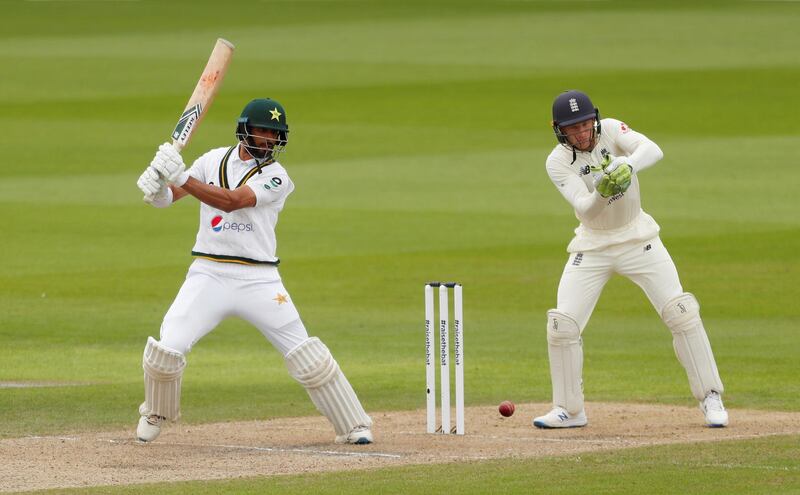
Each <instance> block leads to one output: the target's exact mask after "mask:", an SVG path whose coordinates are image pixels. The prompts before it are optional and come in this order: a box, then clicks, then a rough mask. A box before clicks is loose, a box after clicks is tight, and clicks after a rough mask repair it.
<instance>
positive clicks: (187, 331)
mask: <svg viewBox="0 0 800 495" xmlns="http://www.w3.org/2000/svg"><path fill="white" fill-rule="evenodd" d="M236 139H237V141H238V142H237V143H236V144H235V145H233V146H230V147H222V148H216V149H213V150H211V151H209V152H207V153H206V154H204V155H202V156H201V157H200V158H198V159H197V160H196V161H195V162H194V163H193V165H192V166H191V168H190V169H189V170H188V171H187V170H186V166H185V165H184V162H183V157H181V154H180V153H179V152H178V150H177V149H176V148H175V147H174V146H173V145H172V144H171V143H164V144H162V145H161V146H160V147H159V149H158V152H157V153H156V155H155V157H154V158H153V161H152V162H151V163H150V166H148V167H147V169H146V170H145V171H144V173H142V175H141V177H139V180H138V186H139V189H141V191H142V192H143V193H144V195H145V196H144V199H145V201H146V202H148V203H150V204H151V205H153V206H154V207H156V208H166V207H168V206H170V205H171V204H172V203H174V202H175V201H178V200H180V199H181V198H183V197H185V196H187V195H192V196H194V197H195V198H197V199H198V200H199V201H200V227H199V229H198V231H197V239H196V242H195V245H194V248H193V249H192V255H193V256H194V258H195V259H194V261H193V262H192V264H191V266H190V267H189V271H188V274H187V275H186V280H185V281H184V283H183V286H182V287H181V288H180V291H179V292H178V295H177V296H176V297H175V301H174V302H173V303H172V306H170V308H169V310H168V311H167V314H166V315H165V316H164V319H163V321H162V323H161V331H160V338H159V339H158V340H156V339H154V338H152V337H150V338H148V339H147V344H146V345H145V349H144V356H143V361H142V367H143V368H144V397H145V398H144V402H143V403H142V405H141V406H140V407H139V414H140V418H139V424H138V427H137V429H136V437H137V438H138V439H139V440H141V441H143V442H152V441H153V440H155V439H156V437H158V435H159V433H160V432H161V428H162V426H163V424H164V422H165V421H167V420H176V419H177V418H178V417H179V416H180V399H181V378H182V376H183V372H184V369H185V367H186V355H187V354H188V353H189V351H190V350H191V349H192V347H193V346H194V345H195V344H196V343H197V342H198V341H199V340H200V339H202V338H203V337H204V336H205V335H207V334H208V333H209V332H211V331H212V330H213V329H214V328H215V327H216V326H217V325H218V324H219V323H220V322H221V321H222V320H223V319H225V318H228V317H239V318H241V319H243V320H245V321H248V322H250V323H251V324H253V325H254V326H255V327H256V328H258V330H259V331H260V332H261V333H262V334H263V335H264V337H266V338H267V339H268V340H269V341H270V342H271V343H272V345H273V346H274V347H275V348H276V349H277V350H278V351H279V352H280V353H281V354H282V355H283V357H284V359H285V362H286V367H287V368H288V370H289V374H290V375H291V376H292V377H293V378H294V379H295V380H297V381H298V382H299V383H300V384H301V385H302V386H303V387H304V388H305V389H306V391H307V392H308V395H309V396H310V397H311V400H312V401H313V403H314V405H315V406H316V407H317V409H319V411H320V412H321V413H322V414H323V415H325V416H326V417H327V418H328V420H329V421H330V422H331V423H332V425H333V429H334V430H335V433H336V438H335V441H336V442H337V443H350V444H368V443H371V442H372V441H373V438H372V432H371V426H372V420H371V419H370V417H369V416H368V415H367V414H366V412H365V411H364V408H363V407H362V406H361V403H360V402H359V400H358V397H357V396H356V394H355V392H354V391H353V388H352V387H351V385H350V383H349V382H348V380H347V378H346V377H345V375H344V374H343V373H342V370H341V369H340V368H339V364H338V363H337V362H336V360H335V359H334V358H333V356H332V355H331V352H330V350H328V347H326V346H325V344H323V343H322V341H321V340H320V339H318V338H316V337H313V338H309V336H308V333H307V331H306V328H305V326H304V325H303V322H302V321H301V320H300V316H299V314H298V312H297V309H296V308H295V305H294V303H293V302H292V298H291V297H290V296H289V293H288V292H287V291H286V288H285V287H284V286H283V282H282V281H281V277H280V274H279V273H278V263H279V259H278V257H277V256H276V250H277V244H276V238H275V226H276V224H277V222H278V214H279V213H280V212H281V210H282V209H283V207H284V204H285V202H286V199H287V198H288V196H289V195H290V194H291V193H292V191H293V190H294V184H293V183H292V180H291V179H290V178H289V175H288V173H287V171H286V169H285V168H284V167H283V166H281V164H280V163H279V162H278V161H277V158H278V155H279V154H280V153H281V152H283V151H284V149H285V147H286V145H287V143H288V141H289V126H288V125H287V121H286V110H284V108H283V106H282V105H281V104H280V103H278V102H277V101H275V100H272V99H269V98H264V99H255V100H253V101H251V102H249V103H248V104H247V106H245V107H244V110H243V111H242V113H241V116H240V117H239V120H238V122H237V125H236ZM230 364H231V365H235V363H234V362H231V363H230Z"/></svg>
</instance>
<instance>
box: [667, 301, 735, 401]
mask: <svg viewBox="0 0 800 495" xmlns="http://www.w3.org/2000/svg"><path fill="white" fill-rule="evenodd" d="M661 319H662V320H664V323H666V325H667V326H668V327H669V329H670V331H671V332H672V346H673V347H674V348H675V354H676V355H677V356H678V361H680V362H681V364H682V365H683V367H684V369H685V370H686V375H687V376H688V377H689V387H691V389H692V395H694V397H695V399H697V400H699V401H702V400H703V399H704V398H705V397H706V395H707V394H708V393H709V392H711V391H712V390H714V391H716V392H719V393H720V394H721V393H722V391H723V387H722V380H720V378H719V372H718V371H717V363H716V362H715V361H714V354H713V353H712V352H711V344H710V343H709V342H708V336H707V335H706V329H705V328H704V327H703V320H702V319H700V303H698V302H697V299H695V297H694V296H693V295H692V294H690V293H688V292H685V293H683V294H681V295H680V296H678V297H675V298H673V299H670V301H669V302H668V303H667V304H665V305H664V309H662V310H661Z"/></svg>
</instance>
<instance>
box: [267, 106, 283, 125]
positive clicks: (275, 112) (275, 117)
mask: <svg viewBox="0 0 800 495" xmlns="http://www.w3.org/2000/svg"><path fill="white" fill-rule="evenodd" d="M269 113H270V114H272V118H271V119H270V120H277V121H278V122H280V121H281V112H280V110H278V109H277V108H273V109H272V110H270V111H269Z"/></svg>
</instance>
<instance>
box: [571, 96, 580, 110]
mask: <svg viewBox="0 0 800 495" xmlns="http://www.w3.org/2000/svg"><path fill="white" fill-rule="evenodd" d="M569 109H570V110H572V111H573V112H577V111H578V110H580V108H578V101H577V100H576V99H575V98H570V99H569Z"/></svg>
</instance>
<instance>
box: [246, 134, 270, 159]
mask: <svg viewBox="0 0 800 495" xmlns="http://www.w3.org/2000/svg"><path fill="white" fill-rule="evenodd" d="M242 144H243V145H244V149H246V150H247V152H248V153H249V154H250V156H252V157H253V158H254V159H255V160H256V161H257V162H263V161H265V160H268V159H269V158H271V157H272V146H271V145H270V144H268V143H266V144H264V147H260V146H256V144H255V142H253V141H252V140H251V139H250V138H249V137H247V138H245V140H244V142H243V143H242Z"/></svg>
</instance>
